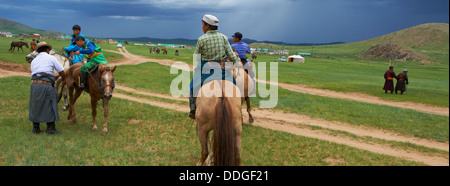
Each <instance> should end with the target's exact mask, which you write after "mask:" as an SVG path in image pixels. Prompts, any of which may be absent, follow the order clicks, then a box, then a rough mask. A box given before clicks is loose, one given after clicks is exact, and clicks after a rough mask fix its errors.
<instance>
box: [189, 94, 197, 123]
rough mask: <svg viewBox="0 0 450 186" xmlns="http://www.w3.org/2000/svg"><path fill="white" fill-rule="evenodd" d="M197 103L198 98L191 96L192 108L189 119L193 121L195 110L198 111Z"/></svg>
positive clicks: (190, 104) (190, 103)
mask: <svg viewBox="0 0 450 186" xmlns="http://www.w3.org/2000/svg"><path fill="white" fill-rule="evenodd" d="M195 101H196V97H194V96H192V95H191V96H190V97H189V106H190V108H191V111H190V112H189V117H190V118H192V119H195V110H196V109H197V108H196V107H197V106H196V103H195Z"/></svg>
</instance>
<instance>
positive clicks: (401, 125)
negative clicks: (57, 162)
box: [115, 63, 449, 141]
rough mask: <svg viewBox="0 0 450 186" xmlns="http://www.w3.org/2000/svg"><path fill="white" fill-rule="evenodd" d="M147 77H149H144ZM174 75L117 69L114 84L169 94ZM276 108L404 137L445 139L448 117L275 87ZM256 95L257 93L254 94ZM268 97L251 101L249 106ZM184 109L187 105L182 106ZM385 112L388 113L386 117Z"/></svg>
mask: <svg viewBox="0 0 450 186" xmlns="http://www.w3.org/2000/svg"><path fill="white" fill-rule="evenodd" d="M148 74H151V75H148ZM177 76H178V74H170V67H167V66H162V65H160V64H157V63H144V64H139V65H134V66H120V67H118V68H117V70H116V72H115V78H116V81H117V82H119V83H121V84H124V85H126V86H129V87H133V88H137V89H142V90H149V91H151V92H156V93H163V94H168V95H170V86H169V85H170V83H171V82H172V80H173V79H174V78H176V77H177ZM278 94H279V95H278V99H279V101H278V105H277V107H276V109H279V110H283V111H287V112H292V113H298V114H305V115H308V116H310V117H313V118H323V119H326V120H330V121H342V122H346V123H350V124H354V125H363V126H368V127H374V128H381V129H385V130H390V131H395V132H400V133H402V134H404V135H410V136H416V137H421V138H428V139H434V140H437V141H448V140H449V125H448V123H449V118H448V117H446V116H436V115H432V114H426V113H421V112H417V111H412V110H408V109H400V108H396V107H390V106H382V105H373V104H368V103H361V102H356V101H348V100H341V99H336V98H328V97H322V96H315V95H309V94H303V93H298V92H292V91H288V90H285V89H282V88H278ZM257 95H258V94H257ZM267 99H268V98H261V97H259V96H258V97H256V98H252V104H253V106H256V107H258V106H259V101H261V100H267ZM186 107H188V105H187V104H186ZM387 113H389V114H387Z"/></svg>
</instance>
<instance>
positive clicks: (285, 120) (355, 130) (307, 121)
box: [0, 50, 449, 166]
mask: <svg viewBox="0 0 450 186" xmlns="http://www.w3.org/2000/svg"><path fill="white" fill-rule="evenodd" d="M124 51H125V52H123V51H122V52H118V53H120V54H122V55H124V59H123V60H121V61H119V62H116V63H112V64H113V65H114V64H116V65H136V64H140V63H145V62H157V63H159V64H162V65H167V66H170V65H171V64H173V63H175V62H174V61H171V60H157V59H149V58H145V57H142V56H136V55H132V54H129V53H128V52H126V50H124ZM111 52H113V51H111ZM3 65H4V64H3ZM7 65H8V64H7ZM14 69H15V68H13V69H6V70H2V69H0V77H7V76H27V77H28V76H29V75H30V73H29V72H23V71H22V72H13V71H10V70H14ZM184 70H191V69H184ZM279 86H280V87H283V88H285V87H286V89H288V90H291V89H292V90H293V91H297V92H302V93H308V94H313V95H320V96H327V97H336V92H333V91H328V90H321V89H311V88H307V87H306V86H302V85H288V84H279ZM116 88H117V89H121V90H124V91H127V92H131V93H134V94H140V95H147V96H153V97H160V98H164V99H170V100H177V101H187V99H185V98H173V97H172V96H170V95H164V94H156V93H152V92H148V91H142V90H136V89H133V88H129V87H125V86H123V85H117V87H116ZM345 95H348V93H345ZM351 97H352V96H351ZM353 97H357V96H355V95H353ZM359 97H364V96H359ZM114 98H120V99H126V100H130V101H135V102H139V103H144V104H148V105H153V106H157V107H161V108H166V109H171V110H176V111H180V112H186V113H187V112H188V111H189V108H188V106H187V104H186V105H179V104H175V103H167V102H162V101H154V100H150V99H144V98H138V97H135V96H129V95H126V94H121V93H114ZM337 98H339V97H337ZM375 98H376V97H372V98H369V99H371V100H374V99H375ZM340 99H346V98H340ZM347 99H349V100H352V98H347ZM377 99H379V98H377ZM353 100H354V99H353ZM354 101H358V100H354ZM362 102H367V101H362ZM374 104H377V103H374ZM391 104H392V102H390V104H389V105H391ZM446 109H447V116H448V108H446ZM252 113H253V115H254V117H255V123H254V124H253V125H255V126H259V127H263V128H268V129H271V130H278V131H283V132H288V133H291V134H294V135H300V136H305V137H310V138H316V139H320V140H325V141H330V142H333V143H338V144H344V145H348V146H351V147H355V148H359V149H364V150H367V151H371V152H374V153H380V154H386V155H390V156H395V157H400V158H403V159H407V160H412V161H417V162H422V163H424V164H427V165H441V166H442V165H443V166H448V165H449V159H448V158H445V157H440V156H430V155H426V154H424V153H421V152H417V151H414V150H402V149H398V148H393V147H390V146H386V145H380V144H377V143H373V142H367V141H362V140H356V139H354V138H350V137H347V136H342V135H333V134H329V133H327V132H326V131H324V130H313V129H310V127H311V126H315V127H321V128H324V129H330V130H336V131H344V132H348V133H350V134H354V135H356V136H359V137H372V138H377V139H383V140H389V141H398V142H408V143H412V144H417V145H421V146H425V147H429V148H435V149H440V150H444V151H449V143H448V142H447V143H440V142H435V141H431V140H425V139H420V138H415V137H412V136H400V135H398V134H395V133H392V132H386V131H382V130H378V129H371V128H365V127H359V126H354V125H351V124H347V123H342V122H333V121H326V120H323V119H313V118H310V117H308V116H305V115H298V114H292V113H284V112H281V111H275V110H266V109H264V110H263V109H260V110H254V111H253V112H252ZM243 114H244V117H245V118H244V120H245V121H247V120H248V118H247V114H246V111H244V110H243ZM186 117H187V116H186Z"/></svg>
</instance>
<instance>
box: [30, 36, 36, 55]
mask: <svg viewBox="0 0 450 186" xmlns="http://www.w3.org/2000/svg"><path fill="white" fill-rule="evenodd" d="M30 46H31V48H30V53H31V52H33V51H35V50H36V41H35V40H34V39H33V41H31V43H30Z"/></svg>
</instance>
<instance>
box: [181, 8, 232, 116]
mask: <svg viewBox="0 0 450 186" xmlns="http://www.w3.org/2000/svg"><path fill="white" fill-rule="evenodd" d="M218 29H219V19H217V17H216V16H213V15H209V14H206V15H205V16H203V19H202V30H203V33H205V34H204V35H202V36H201V37H200V38H198V41H197V47H196V49H195V52H194V54H200V55H201V63H199V64H198V65H197V66H196V67H195V69H194V78H193V79H192V81H191V84H190V95H189V104H190V109H191V111H190V113H189V117H190V118H192V119H195V110H196V106H197V105H196V99H197V98H196V96H197V92H198V90H199V89H200V88H201V85H202V84H203V83H204V81H205V80H207V79H211V78H210V77H211V76H214V75H217V74H220V73H214V71H215V70H222V77H219V79H220V78H221V79H230V78H228V77H229V76H231V79H233V83H235V80H234V78H233V75H232V74H231V72H228V71H225V70H224V69H222V68H221V65H222V64H223V62H225V61H226V60H227V59H230V60H231V61H232V62H233V63H234V62H235V61H236V60H237V59H238V58H237V57H236V56H237V53H234V52H233V50H232V49H231V46H230V42H228V37H227V36H225V35H223V34H221V33H219V32H218V31H217V30H218ZM205 64H207V65H205ZM203 67H205V68H208V69H209V72H210V73H209V74H204V73H202V71H203V70H204V69H203ZM196 73H200V74H201V76H198V75H196ZM196 77H200V79H196ZM214 78H216V77H214ZM235 84H236V83H235Z"/></svg>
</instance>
